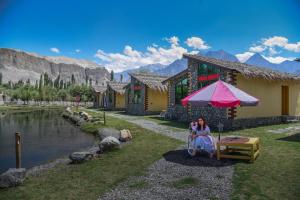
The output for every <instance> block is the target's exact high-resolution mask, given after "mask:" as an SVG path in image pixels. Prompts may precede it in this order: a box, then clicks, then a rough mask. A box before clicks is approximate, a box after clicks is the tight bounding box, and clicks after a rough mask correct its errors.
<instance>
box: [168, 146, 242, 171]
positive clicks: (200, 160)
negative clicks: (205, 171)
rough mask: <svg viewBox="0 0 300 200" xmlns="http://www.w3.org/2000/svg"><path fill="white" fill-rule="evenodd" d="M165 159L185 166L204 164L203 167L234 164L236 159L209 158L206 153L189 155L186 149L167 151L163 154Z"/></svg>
mask: <svg viewBox="0 0 300 200" xmlns="http://www.w3.org/2000/svg"><path fill="white" fill-rule="evenodd" d="M163 157H164V158H165V159H166V161H169V162H173V163H177V164H181V165H186V166H204V167H224V166H230V165H233V164H235V163H236V162H237V161H232V160H220V161H219V160H217V159H216V158H209V157H208V155H206V154H204V153H203V154H199V155H198V154H197V155H196V156H195V157H191V156H190V155H189V154H188V153H187V150H186V149H180V150H174V151H169V152H167V153H165V154H164V155H163Z"/></svg>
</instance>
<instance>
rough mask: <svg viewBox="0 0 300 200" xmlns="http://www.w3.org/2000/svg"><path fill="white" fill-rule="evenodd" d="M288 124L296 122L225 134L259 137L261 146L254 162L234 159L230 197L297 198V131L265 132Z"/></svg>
mask: <svg viewBox="0 0 300 200" xmlns="http://www.w3.org/2000/svg"><path fill="white" fill-rule="evenodd" d="M291 125H295V124H285V125H275V126H264V127H259V128H253V129H246V130H242V131H235V132H229V133H226V134H230V135H241V136H250V137H259V138H260V140H261V147H262V149H261V154H260V156H259V157H258V159H257V160H256V161H255V162H254V163H253V164H250V163H248V162H237V163H236V164H235V165H234V177H233V185H234V191H233V194H232V199H290V200H292V199H299V197H300V178H299V177H300V167H299V166H300V137H299V135H300V133H296V134H295V135H294V136H290V137H289V136H288V135H287V134H272V133H269V132H267V130H269V129H278V128H282V127H288V126H291ZM298 125H300V124H298Z"/></svg>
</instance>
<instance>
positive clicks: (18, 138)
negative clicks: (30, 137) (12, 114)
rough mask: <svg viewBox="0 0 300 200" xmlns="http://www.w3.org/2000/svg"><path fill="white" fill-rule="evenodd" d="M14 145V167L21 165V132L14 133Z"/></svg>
mask: <svg viewBox="0 0 300 200" xmlns="http://www.w3.org/2000/svg"><path fill="white" fill-rule="evenodd" d="M15 143H16V144H15V146H16V168H20V167H21V133H18V132H16V133H15Z"/></svg>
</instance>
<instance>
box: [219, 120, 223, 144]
mask: <svg viewBox="0 0 300 200" xmlns="http://www.w3.org/2000/svg"><path fill="white" fill-rule="evenodd" d="M223 127H224V125H223V124H222V123H221V122H220V121H219V124H218V130H219V141H220V140H221V131H223Z"/></svg>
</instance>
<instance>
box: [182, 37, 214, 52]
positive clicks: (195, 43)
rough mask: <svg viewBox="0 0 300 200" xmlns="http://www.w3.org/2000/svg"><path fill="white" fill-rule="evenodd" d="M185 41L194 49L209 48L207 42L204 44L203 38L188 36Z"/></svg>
mask: <svg viewBox="0 0 300 200" xmlns="http://www.w3.org/2000/svg"><path fill="white" fill-rule="evenodd" d="M185 43H186V44H187V45H188V46H189V47H192V48H194V49H198V50H204V49H208V48H210V46H208V45H207V44H205V42H204V40H202V39H201V38H199V37H190V38H188V39H187V40H186V41H185Z"/></svg>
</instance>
